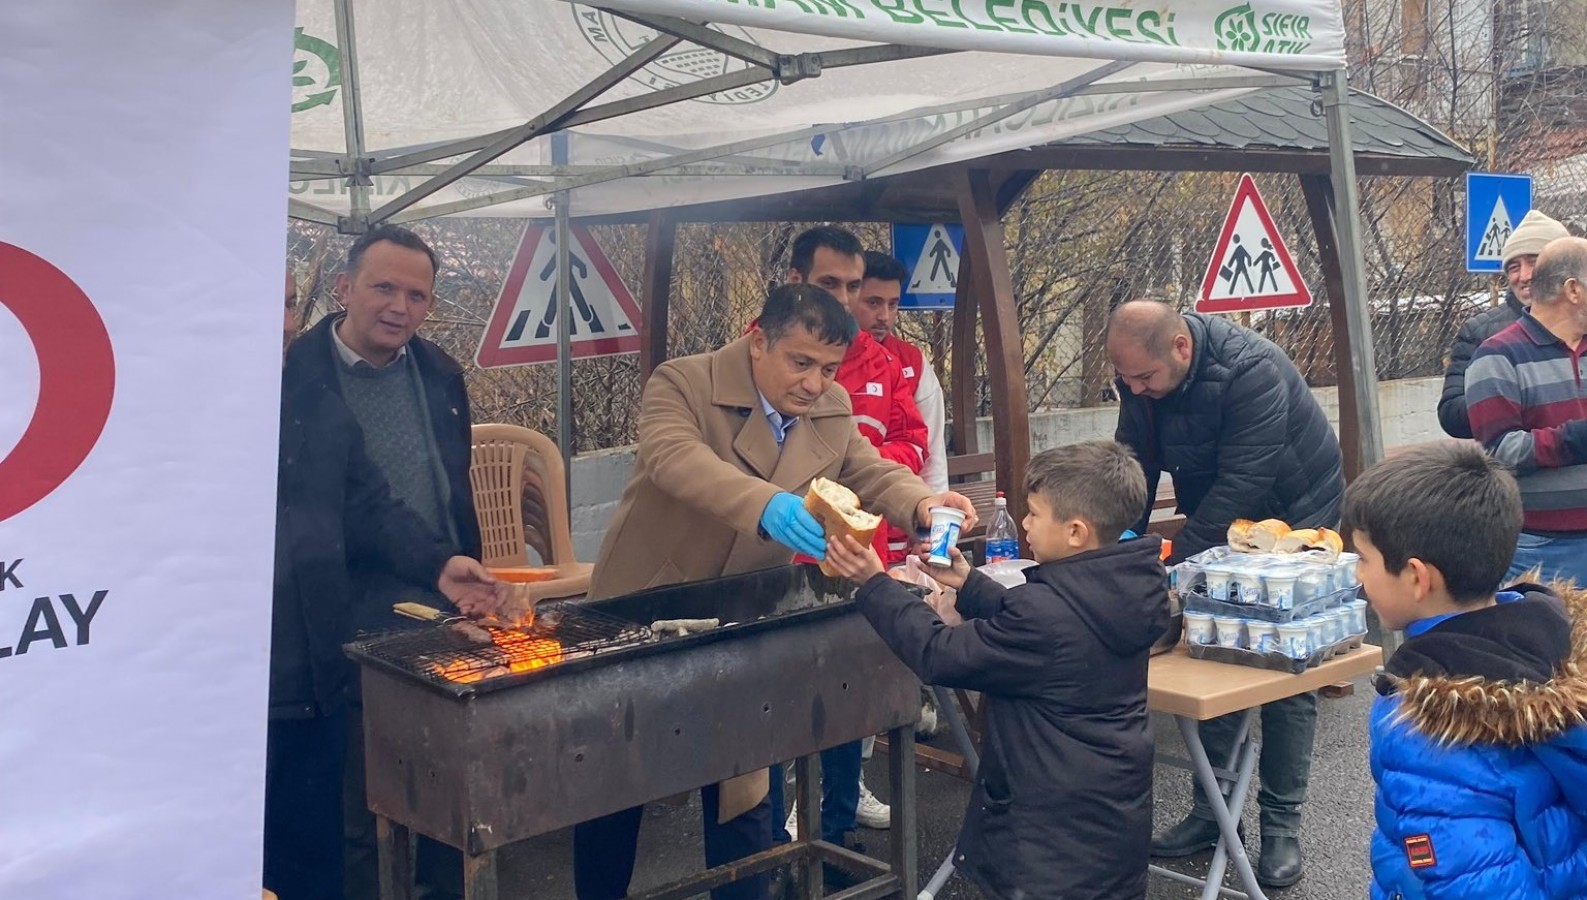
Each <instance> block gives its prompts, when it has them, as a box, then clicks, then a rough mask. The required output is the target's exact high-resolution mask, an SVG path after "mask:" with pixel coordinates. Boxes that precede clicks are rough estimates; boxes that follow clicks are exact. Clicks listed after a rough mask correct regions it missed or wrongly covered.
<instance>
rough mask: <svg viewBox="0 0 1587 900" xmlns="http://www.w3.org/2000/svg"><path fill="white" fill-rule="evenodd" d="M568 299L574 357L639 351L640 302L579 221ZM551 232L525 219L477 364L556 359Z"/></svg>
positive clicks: (571, 245) (553, 236) (571, 256)
mask: <svg viewBox="0 0 1587 900" xmlns="http://www.w3.org/2000/svg"><path fill="white" fill-rule="evenodd" d="M569 234H571V236H572V237H573V240H571V241H569V246H568V276H569V285H568V286H569V291H568V293H569V297H568V301H569V304H570V307H571V309H572V312H573V315H572V316H571V317H570V319H569V321H570V323H571V324H572V327H573V330H572V333H571V334H570V335H569V337H570V344H571V349H572V351H573V358H574V359H588V358H590V357H594V356H615V355H618V354H622V353H637V352H639V332H638V331H637V330H636V329H635V327H634V323H635V322H638V321H639V304H637V303H635V302H634V296H633V295H632V294H630V293H629V292H628V287H627V286H626V285H624V284H623V279H622V278H620V277H619V276H618V274H617V270H616V269H615V268H613V267H612V263H611V260H609V259H607V258H606V254H605V253H604V252H602V251H601V247H600V245H599V244H597V243H595V238H594V237H593V236H592V235H591V234H590V233H589V231H588V230H587V229H586V228H584V227H583V226H582V225H573V226H570V227H569ZM556 297H557V249H556V231H555V230H554V229H552V228H551V227H550V226H548V225H540V224H536V223H533V222H531V223H530V224H529V226H528V227H527V228H525V229H524V234H523V240H522V241H521V242H520V243H519V245H518V254H517V255H516V256H514V257H513V260H512V265H511V266H510V267H508V270H507V279H506V281H505V282H504V283H503V284H502V288H501V294H500V295H498V296H497V298H496V308H495V310H494V311H493V312H492V313H491V315H490V324H488V325H486V326H485V335H484V337H483V338H481V340H480V343H479V350H477V351H476V352H475V354H474V362H475V364H476V365H478V366H479V367H480V368H481V369H497V368H506V367H509V366H527V365H533V364H535V363H547V362H556V358H557V327H558V326H557V302H556Z"/></svg>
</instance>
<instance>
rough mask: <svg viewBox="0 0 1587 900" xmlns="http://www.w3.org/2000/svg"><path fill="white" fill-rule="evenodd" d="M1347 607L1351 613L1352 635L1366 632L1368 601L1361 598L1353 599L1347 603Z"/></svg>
mask: <svg viewBox="0 0 1587 900" xmlns="http://www.w3.org/2000/svg"><path fill="white" fill-rule="evenodd" d="M1345 609H1346V610H1347V611H1348V613H1349V619H1350V633H1351V634H1352V635H1356V634H1366V633H1367V601H1365V600H1361V599H1356V600H1351V601H1350V602H1348V603H1346V604H1345Z"/></svg>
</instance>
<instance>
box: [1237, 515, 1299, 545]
mask: <svg viewBox="0 0 1587 900" xmlns="http://www.w3.org/2000/svg"><path fill="white" fill-rule="evenodd" d="M1288 533H1289V525H1288V523H1286V522H1285V521H1284V520H1282V519H1263V520H1262V521H1260V522H1252V521H1251V520H1250V519H1235V520H1234V523H1233V524H1231V525H1230V526H1229V532H1228V538H1229V547H1230V548H1232V549H1234V550H1237V551H1239V552H1241V553H1269V552H1272V550H1273V548H1274V546H1275V545H1277V544H1278V542H1279V539H1280V538H1282V537H1283V536H1284V535H1286V534H1288Z"/></svg>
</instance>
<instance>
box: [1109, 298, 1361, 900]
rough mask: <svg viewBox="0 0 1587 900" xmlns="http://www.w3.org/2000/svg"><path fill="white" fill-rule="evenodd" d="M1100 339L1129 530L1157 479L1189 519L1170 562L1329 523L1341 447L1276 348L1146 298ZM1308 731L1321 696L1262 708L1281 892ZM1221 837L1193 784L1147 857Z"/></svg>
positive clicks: (1229, 723)
mask: <svg viewBox="0 0 1587 900" xmlns="http://www.w3.org/2000/svg"><path fill="white" fill-rule="evenodd" d="M1107 341H1108V356H1109V357H1110V358H1111V359H1112V361H1113V366H1114V368H1115V369H1116V370H1117V371H1118V375H1119V398H1120V399H1119V426H1118V433H1117V437H1118V440H1119V441H1120V442H1122V443H1124V444H1126V445H1127V446H1129V447H1130V448H1131V449H1133V450H1134V451H1135V455H1136V457H1137V458H1138V459H1140V461H1141V465H1142V466H1143V467H1144V468H1145V470H1146V478H1147V484H1148V485H1149V486H1150V488H1151V490H1149V491H1147V508H1146V509H1145V510H1143V511H1142V516H1141V520H1140V523H1139V524H1138V525H1137V526H1136V529H1135V530H1136V531H1141V530H1144V528H1145V527H1146V522H1147V519H1148V517H1149V516H1150V514H1151V499H1152V497H1153V496H1154V495H1155V494H1156V489H1157V482H1158V479H1159V477H1160V476H1161V475H1162V473H1164V472H1167V473H1169V474H1170V475H1171V476H1172V477H1173V480H1174V492H1175V495H1176V496H1177V498H1178V502H1179V510H1180V512H1182V513H1184V514H1185V528H1184V530H1183V531H1181V532H1180V533H1179V536H1178V537H1177V538H1175V539H1174V558H1175V560H1176V561H1177V560H1179V559H1183V558H1185V557H1186V556H1191V555H1193V554H1196V553H1200V552H1201V551H1203V550H1206V549H1207V548H1209V547H1212V546H1214V545H1217V544H1222V543H1225V535H1226V534H1227V532H1228V529H1229V525H1230V524H1231V523H1232V522H1233V521H1234V520H1235V519H1239V518H1245V519H1265V518H1270V517H1271V518H1279V519H1283V520H1285V521H1286V522H1288V523H1289V524H1290V525H1291V526H1292V527H1295V528H1315V527H1318V526H1333V525H1335V524H1337V522H1338V519H1339V503H1340V499H1341V497H1342V496H1343V493H1344V473H1343V468H1342V462H1341V454H1340V452H1339V440H1338V438H1336V437H1335V436H1334V433H1333V429H1332V428H1331V427H1330V426H1329V424H1328V418H1327V417H1326V416H1325V415H1323V411H1322V408H1321V407H1320V406H1318V405H1317V401H1316V399H1315V398H1314V397H1312V394H1311V390H1310V389H1308V388H1307V386H1306V380H1305V379H1304V378H1302V377H1301V375H1300V372H1298V371H1296V369H1295V364H1294V363H1292V362H1290V359H1289V357H1287V356H1285V355H1284V351H1282V350H1280V349H1279V348H1278V347H1277V346H1276V345H1274V344H1273V342H1271V341H1269V340H1267V339H1266V338H1264V337H1262V336H1261V335H1259V334H1257V333H1256V332H1254V331H1251V330H1250V329H1247V328H1241V327H1240V326H1238V325H1235V324H1234V323H1232V322H1229V321H1228V320H1226V319H1222V318H1218V317H1216V316H1205V315H1201V314H1199V313H1184V314H1181V313H1179V312H1178V311H1176V310H1174V309H1172V308H1170V307H1168V306H1166V305H1164V304H1162V303H1157V302H1153V301H1145V300H1136V301H1131V302H1129V303H1125V304H1123V305H1121V306H1120V307H1119V308H1118V309H1117V310H1116V311H1114V313H1113V316H1112V318H1111V319H1110V320H1109V322H1108V338H1107ZM1237 724H1238V723H1237V722H1236V720H1235V717H1229V716H1226V717H1224V718H1222V719H1214V720H1213V721H1211V722H1208V723H1206V725H1205V726H1204V727H1203V728H1202V732H1201V733H1202V738H1203V741H1204V743H1205V744H1206V746H1207V752H1208V753H1209V754H1210V755H1211V756H1212V758H1213V759H1224V758H1226V757H1227V755H1228V752H1229V749H1230V747H1231V746H1232V744H1233V741H1234V730H1235V728H1236V726H1237ZM1316 725H1317V696H1316V695H1315V694H1302V695H1300V696H1298V697H1292V698H1290V699H1288V700H1281V701H1279V702H1277V703H1269V704H1267V705H1266V706H1264V707H1262V759H1261V775H1262V788H1261V791H1260V792H1259V793H1258V794H1257V801H1258V805H1259V806H1260V807H1261V811H1262V851H1261V858H1260V860H1259V861H1258V864H1257V870H1256V877H1257V880H1258V881H1259V882H1261V883H1262V884H1264V885H1268V886H1271V887H1285V886H1287V885H1291V884H1294V883H1295V882H1296V881H1299V880H1300V877H1301V855H1300V841H1299V839H1298V838H1299V834H1300V806H1301V803H1302V802H1304V801H1305V799H1306V784H1307V781H1308V779H1309V777H1310V773H1311V754H1312V738H1313V735H1314V733H1315V731H1316ZM1217 840H1218V828H1217V825H1216V823H1215V822H1214V820H1213V815H1212V811H1211V810H1210V809H1209V808H1208V807H1207V802H1206V798H1205V797H1204V796H1203V795H1202V793H1201V787H1200V785H1199V784H1198V785H1196V799H1195V806H1194V808H1193V809H1192V810H1191V813H1190V816H1189V817H1187V818H1186V819H1185V820H1184V821H1182V822H1180V823H1179V824H1177V825H1175V826H1173V827H1172V828H1170V829H1168V831H1166V832H1164V833H1163V834H1160V835H1158V836H1157V837H1155V838H1154V839H1153V841H1152V852H1153V853H1154V854H1155V855H1157V856H1170V857H1171V856H1189V855H1191V854H1193V853H1198V852H1200V851H1202V850H1205V849H1207V848H1209V847H1212V846H1213V845H1214V844H1215V843H1216V842H1217Z"/></svg>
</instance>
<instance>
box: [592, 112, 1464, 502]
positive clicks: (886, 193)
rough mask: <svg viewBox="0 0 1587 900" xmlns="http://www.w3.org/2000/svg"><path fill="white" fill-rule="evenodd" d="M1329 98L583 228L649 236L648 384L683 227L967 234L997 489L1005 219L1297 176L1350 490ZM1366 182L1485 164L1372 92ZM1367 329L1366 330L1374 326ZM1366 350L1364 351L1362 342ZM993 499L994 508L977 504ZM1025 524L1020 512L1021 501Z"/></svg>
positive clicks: (969, 334)
mask: <svg viewBox="0 0 1587 900" xmlns="http://www.w3.org/2000/svg"><path fill="white" fill-rule="evenodd" d="M1319 106H1320V104H1319V101H1318V99H1317V95H1316V94H1315V93H1313V92H1312V91H1309V90H1306V89H1304V88H1286V89H1281V90H1270V91H1266V92H1263V93H1261V94H1257V95H1251V96H1250V97H1246V98H1239V99H1234V100H1229V101H1225V102H1223V103H1220V104H1216V105H1213V106H1209V107H1204V108H1201V109H1198V110H1192V111H1187V112H1181V113H1175V114H1171V115H1166V116H1162V117H1159V118H1156V119H1151V120H1147V121H1143V122H1139V123H1136V124H1133V125H1125V126H1119V127H1117V128H1111V129H1106V130H1103V131H1099V132H1093V133H1091V134H1087V135H1084V136H1081V137H1077V138H1074V139H1071V140H1068V141H1064V142H1061V143H1055V144H1047V145H1044V146H1039V147H1035V148H1032V149H1029V150H1021V151H1016V152H1011V153H1004V154H1000V155H997V156H992V157H987V158H983V159H979V160H976V161H974V162H973V163H972V164H969V165H964V166H955V167H951V168H939V169H927V170H923V171H918V172H913V173H909V174H906V175H899V176H893V177H888V178H880V179H874V180H867V181H863V182H858V183H852V184H845V185H841V186H838V187H833V188H827V189H821V190H810V191H805V192H802V193H795V194H778V195H773V196H768V197H762V198H758V199H754V200H747V201H746V200H734V201H732V202H731V203H720V204H702V205H698V206H691V207H681V208H675V209H668V210H665V211H662V212H655V213H651V214H648V215H647V216H646V217H644V218H643V219H640V218H636V217H624V218H609V219H604V220H601V219H597V220H586V221H627V222H634V221H644V222H647V223H648V228H647V239H646V246H645V269H644V283H643V285H642V299H641V308H642V313H643V323H642V325H641V333H642V335H643V344H642V349H641V352H640V369H641V374H642V377H643V376H648V375H649V373H650V372H651V371H652V370H653V369H654V368H655V367H656V366H657V365H658V364H659V363H660V362H661V361H663V360H664V359H666V355H667V332H668V292H669V289H670V286H671V283H672V260H673V245H674V235H675V232H676V226H677V225H678V223H680V222H723V221H787V222H819V221H848V222H853V221H875V222H932V221H960V222H963V223H964V225H965V245H966V246H965V253H964V254H963V257H962V258H961V270H960V273H959V278H958V286H959V295H958V298H957V300H956V303H955V310H954V314H953V339H952V351H951V359H952V365H953V373H954V378H953V381H952V384H951V385H947V386H946V387H947V390H948V393H949V397H950V400H949V406H950V408H949V418H950V419H951V425H952V427H951V434H950V438H949V440H950V446H951V447H952V448H953V455H952V457H950V460H949V474H950V476H965V475H972V474H975V473H979V472H988V471H990V472H994V473H995V479H994V481H993V482H988V483H987V484H986V486H985V489H984V490H974V491H972V494H973V495H974V496H976V498H977V500H978V501H981V500H987V501H989V499H990V496H991V493H990V492H991V485H992V484H994V483H995V484H1005V485H1007V484H1015V483H1017V481H1018V478H1017V476H1018V473H1021V472H1023V471H1024V468H1025V464H1026V462H1027V461H1028V460H1029V457H1030V424H1029V410H1028V399H1027V394H1026V387H1025V375H1024V360H1023V358H1022V343H1021V340H1020V332H1019V322H1018V314H1017V307H1016V304H1015V297H1014V290H1013V282H1012V280H1011V277H1010V271H1009V261H1008V255H1007V253H1006V251H1005V247H1004V241H1003V226H1002V221H1001V220H1002V216H1003V214H1004V213H1005V212H1006V211H1007V210H1008V209H1009V207H1010V206H1011V205H1012V204H1013V203H1014V202H1015V201H1016V200H1018V199H1019V197H1020V196H1021V194H1022V193H1023V192H1024V191H1025V190H1026V189H1027V188H1028V187H1029V186H1030V185H1031V183H1032V182H1033V181H1034V180H1035V179H1036V177H1037V176H1038V175H1039V174H1041V172H1043V171H1045V170H1049V169H1051V170H1059V169H1104V170H1144V171H1158V172H1163V171H1169V172H1263V173H1287V174H1292V175H1295V176H1296V177H1298V178H1299V179H1300V183H1301V186H1302V188H1303V191H1304V195H1305V197H1306V202H1307V206H1308V209H1309V211H1310V217H1311V224H1312V229H1313V233H1314V235H1315V238H1316V241H1317V245H1318V250H1319V255H1320V258H1321V260H1322V266H1323V277H1324V284H1323V288H1324V294H1325V296H1326V298H1327V300H1328V305H1329V312H1330V318H1331V321H1332V325H1333V329H1334V334H1335V335H1344V336H1348V337H1349V339H1347V340H1337V339H1336V340H1335V341H1334V342H1333V346H1334V353H1335V362H1336V369H1337V372H1338V376H1339V402H1340V443H1341V444H1342V446H1343V449H1344V456H1345V469H1346V476H1347V477H1349V478H1353V477H1354V476H1355V474H1356V473H1358V472H1359V471H1360V470H1361V468H1362V467H1363V466H1364V465H1367V464H1369V463H1371V462H1372V461H1374V460H1375V459H1376V458H1378V457H1379V456H1380V455H1381V452H1382V449H1381V438H1380V437H1379V435H1380V429H1379V427H1378V423H1377V407H1376V391H1377V378H1376V374H1375V371H1374V368H1375V362H1374V354H1373V352H1372V346H1371V341H1370V326H1369V325H1368V326H1367V327H1366V328H1364V329H1363V328H1361V327H1359V326H1357V325H1356V324H1355V323H1352V322H1351V321H1349V319H1348V318H1347V315H1346V305H1345V304H1344V303H1343V302H1342V298H1343V297H1345V275H1344V270H1343V268H1342V266H1341V263H1340V256H1339V252H1338V246H1339V241H1338V238H1337V224H1336V222H1335V216H1334V205H1333V198H1334V185H1333V184H1332V176H1331V175H1330V156H1329V149H1328V148H1329V140H1328V138H1329V135H1328V131H1327V127H1326V123H1325V121H1324V118H1323V116H1322V115H1321V111H1320V109H1319ZM1348 108H1349V109H1350V111H1351V114H1352V115H1351V118H1352V126H1353V127H1352V128H1351V129H1350V133H1351V136H1352V144H1353V147H1354V151H1355V152H1354V157H1355V167H1356V171H1357V173H1359V174H1360V175H1362V176H1402V177H1403V176H1430V177H1444V178H1448V177H1454V176H1456V175H1459V174H1460V173H1462V172H1464V171H1465V170H1467V169H1469V168H1470V167H1471V166H1472V165H1473V164H1474V159H1473V158H1472V156H1471V155H1470V154H1469V153H1467V152H1466V151H1465V150H1463V149H1462V148H1460V147H1459V146H1457V145H1456V144H1454V143H1453V142H1452V141H1450V139H1449V138H1448V137H1446V136H1444V135H1443V134H1442V133H1440V132H1439V131H1438V130H1437V129H1435V128H1433V127H1432V126H1431V125H1428V124H1427V123H1425V122H1423V121H1421V120H1420V119H1418V118H1416V117H1415V116H1412V115H1410V114H1409V113H1407V112H1405V111H1404V110H1402V109H1400V108H1398V107H1396V106H1393V105H1392V104H1389V103H1386V102H1384V101H1382V100H1379V99H1378V98H1376V97H1374V96H1372V95H1370V94H1366V93H1363V92H1352V95H1351V100H1350V104H1349V107H1348ZM978 314H979V315H980V316H982V317H984V319H983V323H982V324H983V326H984V332H985V337H986V350H987V368H988V372H987V375H988V377H989V378H990V380H991V382H992V383H993V384H994V385H996V389H995V390H993V391H991V401H992V419H993V428H994V433H995V434H996V435H997V440H996V441H995V442H994V447H993V453H991V454H987V453H983V452H981V450H980V448H979V446H978V444H977V438H976V429H975V421H976V416H975V412H976V409H975V407H976V402H975V401H976V397H975V392H974V385H975V382H974V375H975V362H976V352H975V351H976V343H975V328H976V316H977V315H978ZM1362 324H1365V323H1362ZM1363 338H1365V340H1363ZM983 494H984V495H985V496H984V497H983V496H981V495H983ZM1009 503H1010V507H1011V512H1013V513H1014V519H1015V521H1016V522H1018V521H1019V520H1020V518H1021V517H1022V510H1020V509H1019V508H1018V507H1019V506H1020V505H1022V504H1023V498H1022V497H1019V496H1018V492H1011V496H1010V497H1009Z"/></svg>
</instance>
